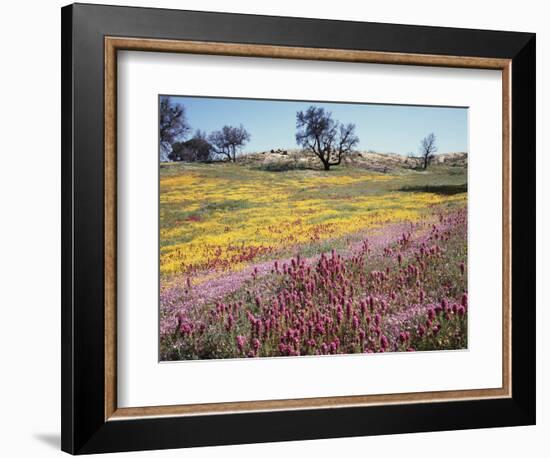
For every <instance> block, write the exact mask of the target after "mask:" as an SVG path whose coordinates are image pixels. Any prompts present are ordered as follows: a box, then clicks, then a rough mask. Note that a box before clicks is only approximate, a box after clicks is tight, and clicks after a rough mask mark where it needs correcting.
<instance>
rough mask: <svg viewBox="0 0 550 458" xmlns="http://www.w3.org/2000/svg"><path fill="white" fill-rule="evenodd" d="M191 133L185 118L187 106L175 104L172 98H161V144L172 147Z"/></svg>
mask: <svg viewBox="0 0 550 458" xmlns="http://www.w3.org/2000/svg"><path fill="white" fill-rule="evenodd" d="M190 133H191V127H190V126H189V124H188V122H187V118H186V116H185V106H184V105H182V104H181V103H177V102H174V101H173V100H172V98H171V97H165V96H163V97H161V98H160V107H159V134H160V142H161V143H162V142H167V143H169V144H170V145H172V144H173V143H174V142H176V141H178V140H183V139H185V137H186V136H187V135H189V134H190Z"/></svg>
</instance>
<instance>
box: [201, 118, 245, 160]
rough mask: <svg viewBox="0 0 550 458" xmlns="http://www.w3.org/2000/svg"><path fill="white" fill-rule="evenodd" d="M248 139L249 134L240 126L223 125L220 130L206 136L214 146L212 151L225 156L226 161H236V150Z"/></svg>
mask: <svg viewBox="0 0 550 458" xmlns="http://www.w3.org/2000/svg"><path fill="white" fill-rule="evenodd" d="M249 140H250V134H249V133H248V132H247V131H246V129H245V128H244V127H243V126H242V124H241V125H240V126H239V127H234V126H223V127H222V129H221V130H217V131H214V132H212V133H211V134H210V136H209V137H208V141H209V142H210V143H211V144H212V146H213V147H214V152H215V153H217V154H220V155H222V156H225V157H226V158H227V160H228V161H233V162H236V161H237V151H238V150H240V149H241V148H242V147H243V146H244V145H245V144H246V143H248V141H249Z"/></svg>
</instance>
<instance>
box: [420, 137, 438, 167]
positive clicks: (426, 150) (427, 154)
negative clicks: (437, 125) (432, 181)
mask: <svg viewBox="0 0 550 458" xmlns="http://www.w3.org/2000/svg"><path fill="white" fill-rule="evenodd" d="M435 142H436V138H435V135H434V134H433V133H431V134H429V135H427V136H426V137H424V138H423V139H422V141H421V142H420V158H421V160H422V168H423V169H424V170H426V169H427V168H428V165H429V163H430V162H431V160H432V159H433V157H434V153H436V152H437V145H436V143H435Z"/></svg>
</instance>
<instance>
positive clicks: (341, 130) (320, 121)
mask: <svg viewBox="0 0 550 458" xmlns="http://www.w3.org/2000/svg"><path fill="white" fill-rule="evenodd" d="M296 129H297V130H298V131H297V132H296V143H297V144H298V145H299V146H301V147H302V148H304V149H305V150H307V151H310V152H312V153H313V154H315V155H316V156H317V157H318V158H319V159H320V160H321V162H322V163H323V167H324V168H325V170H330V167H331V166H333V165H340V163H341V162H342V158H343V156H344V155H346V154H347V153H349V152H351V151H352V150H353V148H354V147H355V146H356V145H357V144H358V143H359V138H358V137H357V136H356V135H355V124H346V125H344V124H342V123H340V122H338V121H335V120H334V119H332V113H330V112H329V111H325V109H324V108H320V107H315V106H310V107H309V108H308V109H307V110H306V111H299V112H298V113H296Z"/></svg>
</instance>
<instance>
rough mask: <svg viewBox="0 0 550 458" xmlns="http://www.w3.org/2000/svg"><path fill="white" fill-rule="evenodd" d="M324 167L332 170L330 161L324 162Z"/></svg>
mask: <svg viewBox="0 0 550 458" xmlns="http://www.w3.org/2000/svg"><path fill="white" fill-rule="evenodd" d="M323 167H324V168H325V170H327V171H328V170H330V164H329V163H328V162H323Z"/></svg>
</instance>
